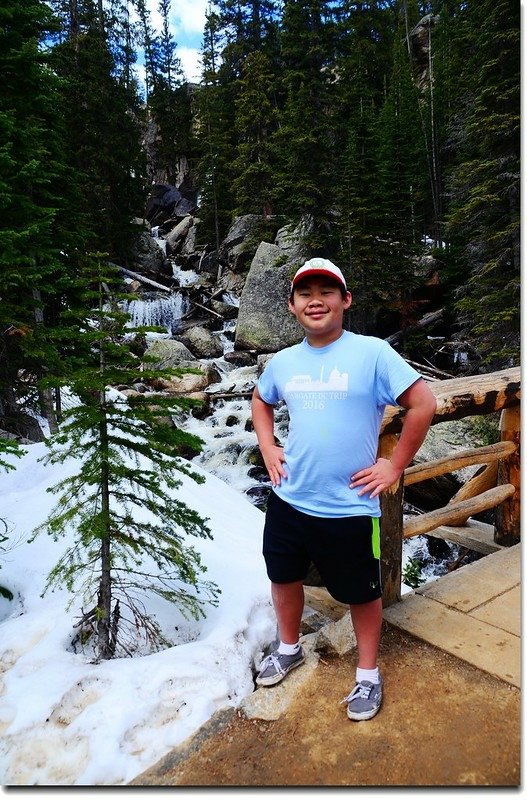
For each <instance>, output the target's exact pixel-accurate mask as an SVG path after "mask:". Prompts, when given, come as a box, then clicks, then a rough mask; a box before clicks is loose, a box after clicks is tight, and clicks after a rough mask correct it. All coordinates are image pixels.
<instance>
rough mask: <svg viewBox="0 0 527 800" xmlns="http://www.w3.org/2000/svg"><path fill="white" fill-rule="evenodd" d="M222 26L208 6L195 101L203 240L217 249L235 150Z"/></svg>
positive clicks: (229, 206)
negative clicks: (224, 60) (199, 77)
mask: <svg viewBox="0 0 527 800" xmlns="http://www.w3.org/2000/svg"><path fill="white" fill-rule="evenodd" d="M221 37H222V32H221V26H220V18H219V16H218V14H217V13H216V12H215V11H213V10H212V7H210V6H209V11H208V13H207V21H206V24H205V33H204V37H203V48H202V63H203V69H202V85H201V88H200V90H199V93H198V95H197V98H196V109H197V113H196V122H197V134H196V136H197V140H198V145H199V149H200V158H199V161H198V164H197V168H196V171H197V176H198V181H199V187H200V226H199V234H200V237H201V238H202V240H204V241H205V242H206V241H210V240H212V241H213V242H214V244H215V246H216V249H218V248H219V245H220V242H221V239H222V238H223V236H224V235H225V234H226V232H227V230H228V228H229V226H230V223H231V220H232V212H233V208H234V197H233V192H232V180H233V177H234V176H233V170H232V160H233V159H232V153H233V152H235V149H236V137H235V122H234V91H233V86H232V84H230V83H229V82H228V81H226V80H225V76H224V72H222V57H221Z"/></svg>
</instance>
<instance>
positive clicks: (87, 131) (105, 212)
mask: <svg viewBox="0 0 527 800" xmlns="http://www.w3.org/2000/svg"><path fill="white" fill-rule="evenodd" d="M78 11H79V17H78V25H79V29H78V31H77V32H76V34H75V35H72V34H70V35H68V37H67V38H66V39H65V40H64V41H63V42H62V43H61V44H58V45H57V46H56V47H55V48H54V49H53V61H52V63H53V66H54V69H55V70H56V72H57V73H58V74H59V75H60V76H61V77H62V78H63V92H64V97H65V101H66V108H67V112H68V116H67V120H66V123H67V127H68V135H69V140H70V142H71V143H72V148H73V158H74V164H75V168H76V172H77V180H78V181H79V183H80V185H81V189H82V197H83V211H84V213H85V215H86V218H87V219H88V221H89V227H90V230H91V231H92V239H91V241H90V243H89V249H91V250H92V251H97V250H100V251H104V252H107V251H108V252H109V253H110V256H111V258H112V259H114V260H115V261H118V262H120V263H126V261H127V258H128V257H129V248H130V244H131V242H132V240H133V238H134V236H135V233H136V230H135V226H134V224H133V219H134V217H136V216H138V215H139V214H140V213H141V211H142V208H143V206H144V196H145V186H146V163H145V156H144V152H143V150H142V147H141V107H140V100H139V96H138V94H137V87H136V85H135V84H132V85H129V86H126V85H125V83H124V81H120V80H119V78H118V76H117V74H116V73H117V69H116V64H115V61H114V58H113V56H112V53H111V51H110V47H109V43H108V36H107V24H108V20H107V18H106V17H105V16H104V17H103V19H102V20H101V19H100V15H99V8H98V7H96V6H95V4H94V3H93V2H92V0H82V3H81V2H80V0H79V3H78ZM71 27H72V26H70V28H71Z"/></svg>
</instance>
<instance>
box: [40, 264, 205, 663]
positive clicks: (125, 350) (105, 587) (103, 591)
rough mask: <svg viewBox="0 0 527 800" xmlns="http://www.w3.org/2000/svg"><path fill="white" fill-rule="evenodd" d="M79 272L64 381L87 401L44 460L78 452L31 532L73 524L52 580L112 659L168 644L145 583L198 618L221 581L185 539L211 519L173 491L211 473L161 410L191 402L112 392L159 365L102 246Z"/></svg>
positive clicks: (100, 653)
mask: <svg viewBox="0 0 527 800" xmlns="http://www.w3.org/2000/svg"><path fill="white" fill-rule="evenodd" d="M79 279H80V282H81V285H82V286H84V287H88V288H87V289H85V291H84V300H85V308H86V309H90V308H91V312H88V314H86V312H85V317H86V319H85V321H84V324H82V323H81V327H80V328H79V334H78V338H77V344H78V350H77V356H76V366H75V365H74V361H72V371H71V373H70V375H69V376H67V377H66V376H63V377H61V378H59V380H58V382H59V383H61V384H63V385H64V384H66V383H67V385H68V386H69V387H70V389H71V391H72V393H73V394H74V395H75V396H77V397H78V398H79V400H80V403H79V405H78V406H76V407H74V408H72V409H70V410H69V411H68V412H67V413H66V414H65V421H64V423H63V425H62V426H61V431H60V433H59V434H57V435H56V436H55V437H53V438H52V439H50V440H49V453H48V455H47V457H46V459H45V460H46V462H50V463H63V462H65V461H66V460H67V459H69V458H76V459H78V460H79V467H78V471H77V472H76V474H74V475H72V476H71V477H68V478H66V479H64V480H62V481H61V482H59V483H58V484H57V485H56V486H54V487H53V488H52V490H51V491H52V492H53V493H56V494H60V497H59V501H58V503H57V505H56V507H55V508H54V510H53V511H52V513H51V515H50V517H49V518H48V519H47V520H46V521H45V522H44V523H43V524H42V525H41V526H39V528H37V529H36V531H35V536H36V535H37V534H38V533H41V532H43V531H46V532H47V533H49V534H50V535H51V536H52V537H53V538H54V539H55V540H57V539H58V538H59V537H61V536H63V535H64V534H65V533H66V532H67V531H68V529H69V528H71V527H73V528H74V530H75V532H76V537H75V541H74V543H73V544H72V545H71V546H70V547H68V549H67V550H66V552H65V553H64V555H63V556H62V557H61V559H60V560H59V562H58V563H57V564H56V566H55V567H54V568H53V570H52V571H51V573H50V575H49V578H48V583H47V586H46V588H47V589H48V588H52V587H55V586H65V587H66V588H67V589H68V590H70V591H72V592H74V593H75V595H76V596H77V595H79V594H80V596H81V602H82V614H81V619H80V622H79V627H80V629H81V632H82V637H83V638H84V639H86V638H87V637H88V636H90V635H93V640H92V642H91V643H92V644H93V647H94V650H95V653H96V656H97V658H98V659H108V658H112V657H113V656H114V655H117V654H119V655H133V651H134V649H135V648H136V647H137V646H138V642H140V641H141V640H143V642H146V643H148V644H150V645H151V646H153V647H157V646H159V645H161V644H163V641H162V636H161V632H160V630H159V626H158V625H157V623H156V621H155V619H153V618H151V617H150V616H149V615H148V614H147V613H146V612H145V611H144V610H143V605H142V601H141V596H142V594H143V593H144V592H153V593H154V594H157V595H158V596H159V597H161V598H163V599H165V600H168V601H170V602H173V603H175V604H176V605H177V606H178V607H179V609H180V610H181V612H182V613H183V614H184V615H185V616H186V615H188V614H190V615H192V616H194V617H196V618H198V617H199V616H200V615H203V614H204V612H203V604H204V603H205V602H212V603H215V602H216V596H217V594H218V588H217V587H216V586H215V585H214V584H211V583H209V582H206V581H203V580H202V579H201V577H200V573H202V572H204V571H205V566H204V565H203V564H202V562H201V558H200V556H199V554H198V552H197V551H196V550H195V549H194V548H193V547H192V546H191V545H189V544H188V543H187V537H190V536H197V537H204V538H210V536H211V534H210V530H209V528H208V527H207V524H206V520H204V519H203V518H201V517H200V516H199V514H197V513H196V512H195V511H193V510H192V509H190V508H188V506H186V504H185V503H183V502H182V501H180V500H178V499H177V497H176V495H175V492H176V490H177V488H178V487H179V486H180V485H181V481H180V480H178V479H177V477H176V474H177V473H178V472H179V473H181V474H185V475H187V476H189V477H191V478H193V479H194V480H196V481H198V482H201V481H202V480H203V479H202V478H201V476H199V475H198V474H196V473H195V472H194V471H193V470H192V469H191V467H190V465H189V464H188V462H186V461H185V460H184V459H183V458H181V457H180V454H181V452H182V450H183V448H186V447H188V446H192V448H193V449H198V450H199V447H200V444H201V443H200V440H199V439H197V438H196V437H194V436H191V435H189V434H185V433H184V432H183V431H181V430H180V429H178V428H175V427H171V426H170V425H167V424H166V422H164V421H163V418H165V417H166V416H167V415H169V414H170V413H171V412H172V413H175V411H176V410H177V409H178V408H188V407H190V405H191V404H192V401H189V400H185V399H184V398H179V399H167V398H166V397H161V396H158V395H156V393H155V392H148V393H145V394H141V395H138V396H135V397H128V398H125V397H124V396H123V395H117V396H115V394H116V393H115V392H112V390H110V389H109V388H108V387H109V386H112V385H113V386H115V385H119V384H122V383H131V382H133V381H134V380H137V377H138V376H139V374H140V376H141V380H142V381H143V382H146V383H147V384H148V382H149V381H151V380H152V379H153V378H154V377H157V376H159V374H160V373H159V371H157V370H152V369H150V368H149V366H148V363H146V364H145V363H144V362H143V365H142V366H143V368H142V370H141V372H139V367H140V363H139V360H138V358H137V356H134V354H133V353H132V351H131V349H130V346H129V344H127V340H128V339H129V336H126V334H129V332H130V329H129V328H127V327H125V325H126V322H127V320H128V316H127V314H125V313H123V312H122V311H121V310H120V309H119V306H118V301H119V292H118V287H119V285H120V282H119V278H118V276H117V275H116V274H115V271H114V270H112V269H111V268H110V267H108V266H107V265H106V266H105V265H104V262H103V261H102V257H101V255H96V256H95V257H91V258H87V260H86V264H85V273H84V274H83V275H81V276H79ZM68 314H70V315H71V314H75V311H74V310H70V311H68V312H67V315H68ZM54 380H55V379H54V378H53V377H50V381H51V382H53V381H54ZM200 592H203V593H204V594H205V599H203V598H200V597H199V594H200Z"/></svg>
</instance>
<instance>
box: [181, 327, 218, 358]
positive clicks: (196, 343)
mask: <svg viewBox="0 0 527 800" xmlns="http://www.w3.org/2000/svg"><path fill="white" fill-rule="evenodd" d="M185 344H186V345H187V347H188V348H189V350H190V351H191V352H192V353H193V355H194V356H195V357H196V358H220V357H221V356H222V355H223V347H222V345H221V342H220V341H219V340H218V339H217V338H216V337H215V336H213V334H212V333H211V332H210V331H209V330H208V329H207V328H205V327H203V326H197V327H194V328H188V330H186V331H185Z"/></svg>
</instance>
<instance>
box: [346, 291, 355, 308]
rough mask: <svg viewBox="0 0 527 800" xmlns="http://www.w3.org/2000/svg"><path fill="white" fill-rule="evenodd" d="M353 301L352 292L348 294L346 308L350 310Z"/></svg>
mask: <svg viewBox="0 0 527 800" xmlns="http://www.w3.org/2000/svg"><path fill="white" fill-rule="evenodd" d="M352 301H353V296H352V294H351V292H347V293H346V299H345V300H344V308H349V307H350V305H351V303H352Z"/></svg>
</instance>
